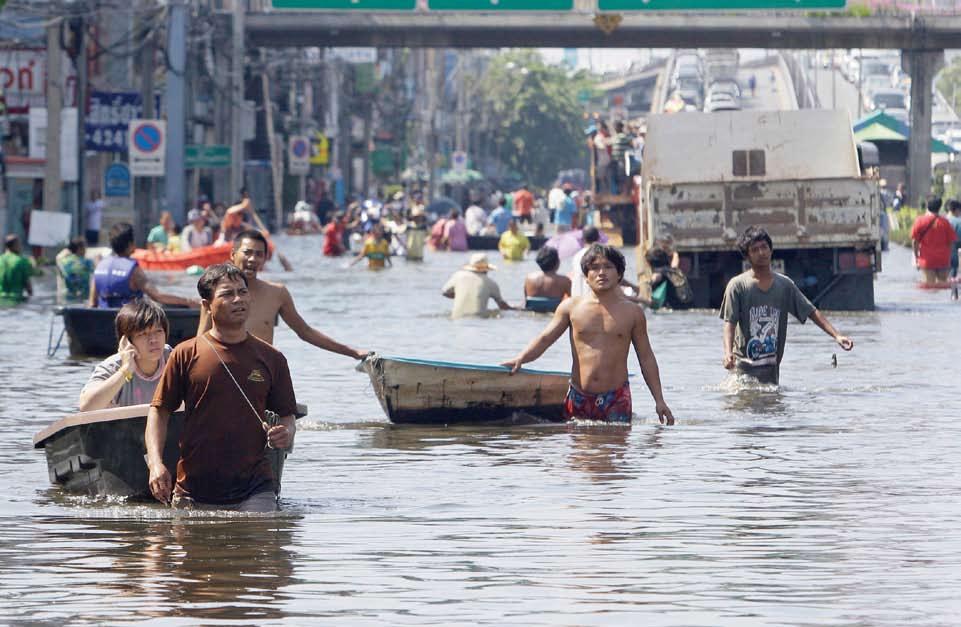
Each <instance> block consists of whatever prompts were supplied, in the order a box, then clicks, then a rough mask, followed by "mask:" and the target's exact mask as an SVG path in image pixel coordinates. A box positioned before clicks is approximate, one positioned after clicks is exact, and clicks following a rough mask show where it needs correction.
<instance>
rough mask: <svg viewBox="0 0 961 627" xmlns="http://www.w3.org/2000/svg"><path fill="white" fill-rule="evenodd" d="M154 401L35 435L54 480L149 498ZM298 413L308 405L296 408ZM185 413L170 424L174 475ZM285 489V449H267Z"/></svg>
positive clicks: (71, 487) (167, 457)
mask: <svg viewBox="0 0 961 627" xmlns="http://www.w3.org/2000/svg"><path fill="white" fill-rule="evenodd" d="M148 409H149V405H131V406H129V407H115V408H111V409H101V410H98V411H88V412H82V413H79V414H73V415H71V416H67V417H66V418H63V419H61V420H58V421H57V422H55V423H53V424H51V425H50V426H49V427H47V428H46V429H43V430H42V431H39V432H38V433H37V434H36V435H34V436H33V447H34V448H35V449H40V448H42V449H43V450H44V453H45V454H46V457H47V471H48V473H49V475H50V483H52V484H54V485H56V486H59V487H60V488H62V489H63V490H65V491H67V492H70V493H73V494H84V495H88V496H122V497H129V498H134V499H150V500H152V497H151V495H150V488H149V487H148V485H147V479H148V476H149V473H148V472H147V462H146V459H145V455H144V453H145V451H146V446H145V445H144V430H145V429H146V427H147V410H148ZM297 414H298V415H297V417H298V418H300V417H302V416H305V415H306V414H307V408H306V407H305V406H303V405H298V406H297ZM183 421H184V414H183V412H182V411H178V412H175V413H174V414H172V415H171V416H170V422H169V423H168V425H167V442H166V446H165V447H164V452H163V459H164V464H165V465H166V466H167V468H168V469H169V470H170V473H171V474H172V475H173V474H174V473H175V472H176V468H177V460H178V459H179V458H180V445H179V444H178V442H179V441H180V437H181V434H182V433H183V426H184V425H183ZM268 455H269V456H270V463H271V467H272V468H273V470H274V477H275V479H276V482H277V485H276V490H277V492H278V493H280V480H281V477H282V475H283V470H284V459H285V458H286V454H285V453H284V452H283V451H278V450H274V449H268Z"/></svg>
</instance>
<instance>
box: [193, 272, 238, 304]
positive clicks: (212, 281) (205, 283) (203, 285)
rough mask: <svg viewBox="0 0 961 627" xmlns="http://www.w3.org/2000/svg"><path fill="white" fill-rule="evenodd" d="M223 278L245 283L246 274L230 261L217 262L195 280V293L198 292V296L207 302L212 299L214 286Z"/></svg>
mask: <svg viewBox="0 0 961 627" xmlns="http://www.w3.org/2000/svg"><path fill="white" fill-rule="evenodd" d="M224 279H227V280H228V281H237V280H241V281H243V282H244V285H247V276H246V275H245V274H244V273H243V272H242V271H241V270H240V268H238V267H237V266H235V265H234V264H232V263H218V264H216V265H213V266H210V267H209V268H207V269H206V270H204V273H203V274H202V275H200V280H199V281H197V293H198V294H200V298H202V299H204V300H206V301H208V302H209V301H211V300H213V297H214V288H216V287H217V284H218V283H220V282H221V281H222V280H224Z"/></svg>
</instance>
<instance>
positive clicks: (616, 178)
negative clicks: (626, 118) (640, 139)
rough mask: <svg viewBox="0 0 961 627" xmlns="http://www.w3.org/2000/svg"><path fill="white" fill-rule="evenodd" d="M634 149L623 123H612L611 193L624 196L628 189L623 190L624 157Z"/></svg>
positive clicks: (625, 176)
mask: <svg viewBox="0 0 961 627" xmlns="http://www.w3.org/2000/svg"><path fill="white" fill-rule="evenodd" d="M633 149H634V139H633V138H632V137H631V136H630V135H629V134H628V133H626V132H625V131H624V122H622V121H621V120H618V121H616V122H614V139H613V141H612V144H611V166H610V167H611V172H612V174H613V177H612V178H613V180H612V184H613V186H614V188H613V189H612V190H611V193H614V194H626V193H628V192H629V191H630V188H629V187H628V188H625V186H624V181H625V179H626V178H627V174H626V169H625V164H624V156H625V155H626V154H627V153H629V152H630V151H632V150H633Z"/></svg>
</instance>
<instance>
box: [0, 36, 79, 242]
mask: <svg viewBox="0 0 961 627" xmlns="http://www.w3.org/2000/svg"><path fill="white" fill-rule="evenodd" d="M60 23H61V22H60V20H59V19H53V20H50V23H49V24H48V25H47V164H46V166H45V170H44V177H43V209H44V211H60V209H61V207H62V205H63V201H62V200H61V198H60V193H61V191H62V185H63V184H62V182H61V178H60V110H61V109H62V108H63V91H62V90H63V79H62V78H61V75H60V60H61V57H62V55H63V52H62V51H61V48H60ZM80 138H81V140H82V138H83V135H81V136H80ZM25 211H27V210H26V209H25ZM75 222H76V221H75ZM0 227H2V225H0ZM78 229H79V230H80V232H81V233H82V232H83V228H82V227H81V225H79V224H74V225H73V230H74V231H77V230H78Z"/></svg>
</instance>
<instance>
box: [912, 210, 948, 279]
mask: <svg viewBox="0 0 961 627" xmlns="http://www.w3.org/2000/svg"><path fill="white" fill-rule="evenodd" d="M927 206H928V211H927V213H925V214H924V215H921V216H918V217H917V219H916V220H915V221H914V226H912V227H911V240H912V242H913V248H914V265H915V266H917V268H918V269H919V270H921V277H922V279H923V281H924V284H925V285H937V284H938V283H944V282H946V281H947V280H948V270H949V269H950V268H951V251H952V250H954V243H955V242H956V241H957V239H958V236H957V235H956V234H955V232H954V227H952V226H951V223H950V222H948V221H947V220H946V219H945V218H944V217H943V216H941V215H939V214H938V212H939V211H941V198H940V197H938V196H935V195H933V194H932V195H931V196H928V202H927Z"/></svg>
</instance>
